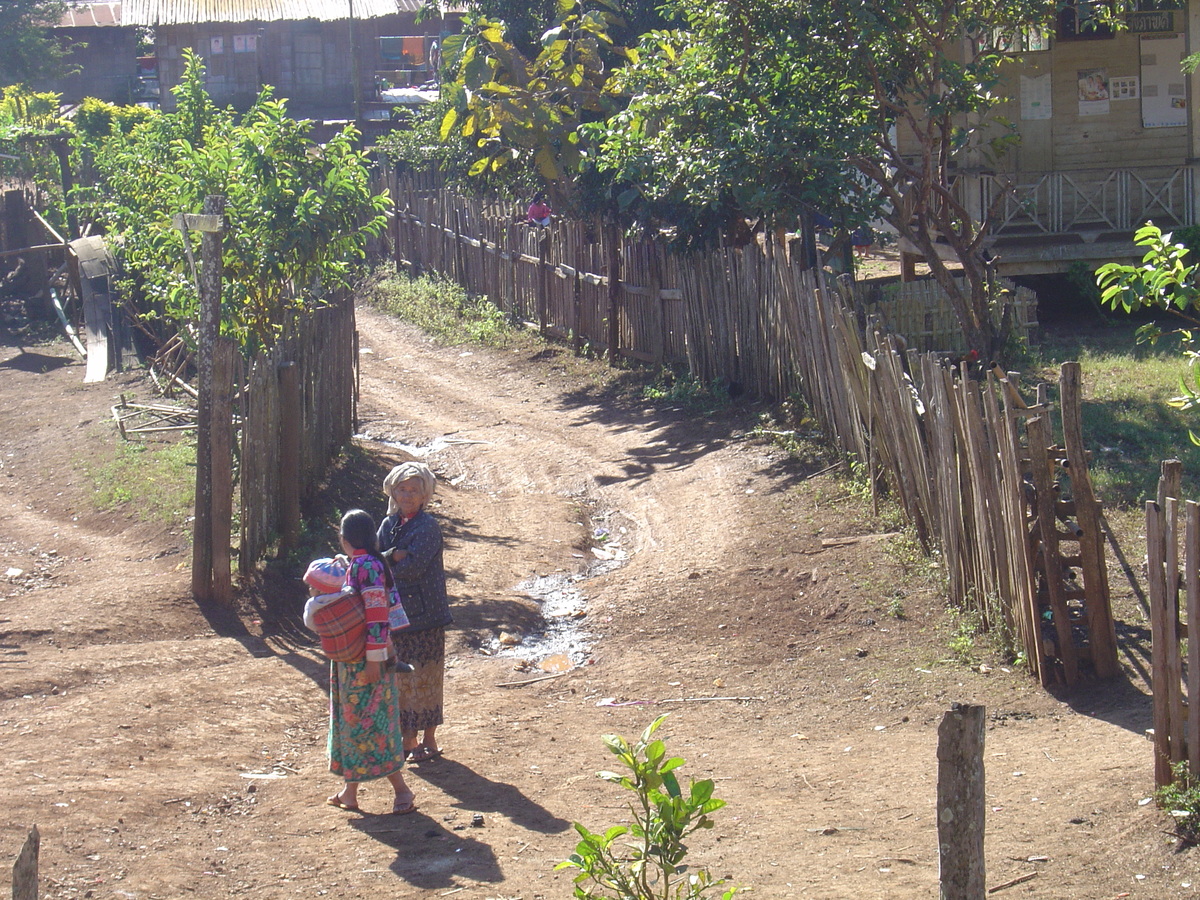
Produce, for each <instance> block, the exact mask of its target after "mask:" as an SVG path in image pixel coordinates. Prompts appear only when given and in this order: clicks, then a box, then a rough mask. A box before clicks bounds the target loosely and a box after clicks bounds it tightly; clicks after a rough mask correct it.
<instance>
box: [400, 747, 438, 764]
mask: <svg viewBox="0 0 1200 900" xmlns="http://www.w3.org/2000/svg"><path fill="white" fill-rule="evenodd" d="M441 755H442V748H441V747H426V746H425V745H424V744H418V745H417V746H415V747H413V749H412V752H411V753H409V755H408V760H409V762H415V763H419V762H427V761H428V760H431V759H437V758H438V757H439V756H441Z"/></svg>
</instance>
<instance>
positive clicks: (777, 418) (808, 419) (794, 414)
mask: <svg viewBox="0 0 1200 900" xmlns="http://www.w3.org/2000/svg"><path fill="white" fill-rule="evenodd" d="M754 435H755V436H756V437H760V438H763V439H765V440H769V441H770V442H771V443H772V444H774V445H775V446H777V447H779V448H780V449H781V450H783V451H784V452H785V453H787V455H788V457H789V458H790V459H791V460H792V461H793V462H797V463H800V464H801V465H804V466H807V467H811V468H812V469H820V468H825V467H826V466H828V465H829V464H830V463H831V462H833V460H834V459H835V456H834V453H833V450H832V449H831V447H830V444H829V440H828V438H826V437H825V435H824V433H823V432H822V431H821V428H820V426H819V425H818V424H817V422H816V420H815V419H814V418H813V416H812V411H811V410H810V409H809V407H808V403H807V402H806V401H805V399H804V397H802V396H801V395H800V394H793V395H792V396H790V397H789V398H788V399H787V400H785V401H783V403H781V404H780V405H779V406H777V407H775V408H773V409H771V410H769V411H767V412H764V413H762V414H760V415H759V417H758V425H757V426H755V428H754Z"/></svg>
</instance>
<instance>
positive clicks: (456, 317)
mask: <svg viewBox="0 0 1200 900" xmlns="http://www.w3.org/2000/svg"><path fill="white" fill-rule="evenodd" d="M359 296H360V297H361V298H362V299H363V300H365V301H366V302H367V303H369V304H370V305H372V306H374V307H375V308H376V309H379V310H381V311H383V312H385V313H388V314H389V315H393V316H395V317H396V318H398V319H401V320H403V321H405V322H408V323H410V324H412V325H415V326H417V327H418V328H420V329H421V330H422V331H424V332H425V333H426V334H428V335H430V336H431V337H433V338H434V339H435V340H436V341H438V343H440V344H444V345H446V346H451V347H453V346H457V345H459V344H483V345H485V346H489V347H508V346H510V345H511V344H512V343H513V341H514V339H515V338H516V336H517V335H518V334H520V332H519V331H518V329H517V328H515V327H514V326H513V324H512V323H511V322H510V321H509V319H508V317H507V316H506V315H505V314H504V312H503V311H502V310H500V309H499V308H498V307H496V306H495V305H494V304H493V303H491V302H490V301H489V300H488V299H487V298H486V297H473V296H471V295H470V294H468V293H467V292H466V290H464V289H463V288H462V287H461V286H459V285H458V284H455V283H454V282H453V281H449V280H447V279H445V278H441V277H439V276H436V275H423V276H421V277H419V278H410V277H408V276H407V275H398V274H395V273H393V272H390V271H383V270H381V271H379V272H377V273H376V274H375V275H374V276H373V277H372V278H371V279H370V280H369V281H368V282H367V283H366V284H365V285H363V287H362V289H361V290H360V291H359Z"/></svg>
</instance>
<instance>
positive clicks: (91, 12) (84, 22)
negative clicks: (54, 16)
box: [58, 0, 122, 28]
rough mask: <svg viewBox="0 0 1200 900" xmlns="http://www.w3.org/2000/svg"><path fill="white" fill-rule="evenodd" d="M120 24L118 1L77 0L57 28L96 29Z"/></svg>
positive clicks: (119, 5) (64, 14)
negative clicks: (84, 0) (85, 0)
mask: <svg viewBox="0 0 1200 900" xmlns="http://www.w3.org/2000/svg"><path fill="white" fill-rule="evenodd" d="M120 24H122V23H121V4H120V2H119V0H117V2H113V0H89V2H79V0H77V2H76V3H74V4H73V5H71V6H68V7H67V11H66V12H65V13H63V17H62V18H61V19H60V20H59V22H58V27H59V28H97V27H106V26H111V25H120Z"/></svg>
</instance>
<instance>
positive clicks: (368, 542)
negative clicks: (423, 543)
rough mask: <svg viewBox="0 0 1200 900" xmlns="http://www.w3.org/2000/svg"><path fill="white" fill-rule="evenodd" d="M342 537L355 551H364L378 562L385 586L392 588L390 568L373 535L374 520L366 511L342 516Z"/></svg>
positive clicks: (353, 510) (353, 511)
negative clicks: (381, 567) (381, 568)
mask: <svg viewBox="0 0 1200 900" xmlns="http://www.w3.org/2000/svg"><path fill="white" fill-rule="evenodd" d="M342 537H343V538H345V540H346V543H347V544H349V545H350V546H351V547H353V548H354V549H355V550H365V551H367V553H368V554H370V555H371V556H373V557H375V558H376V559H377V560H379V562H380V565H382V566H383V577H384V579H385V580H386V581H387V586H388V587H389V588H390V587H391V586H392V567H391V566H389V565H388V564H387V560H385V559H384V558H383V557H382V556H381V555H380V554H379V541H378V540H377V538H376V534H375V520H374V519H372V518H371V514H370V513H369V512H367V511H366V510H362V509H352V510H350V511H349V512H348V513H346V514H345V515H344V516H342Z"/></svg>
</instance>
